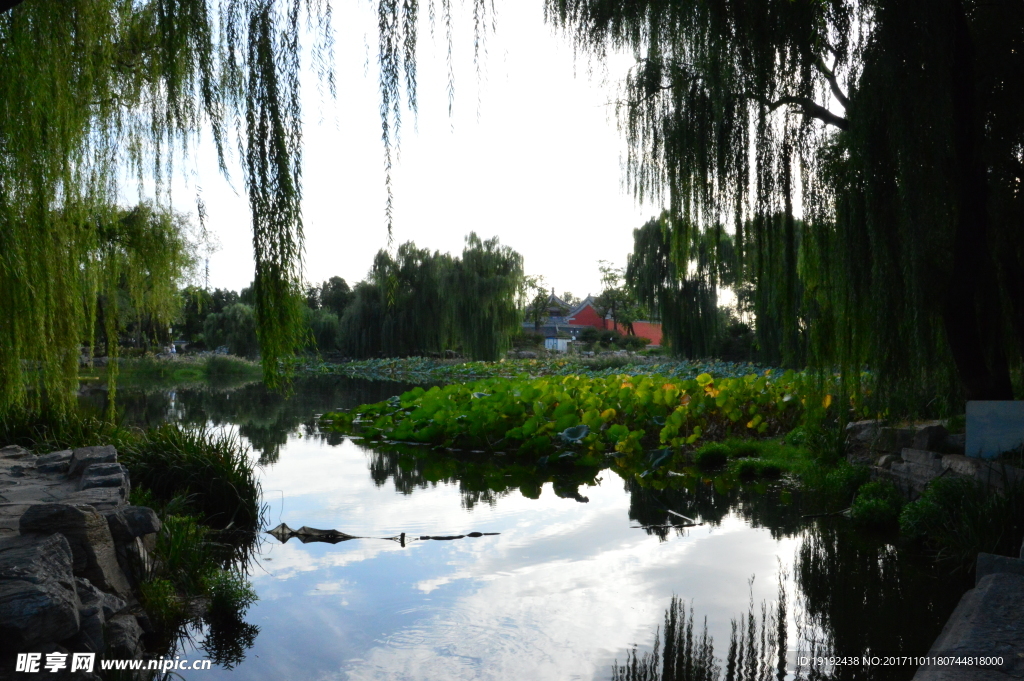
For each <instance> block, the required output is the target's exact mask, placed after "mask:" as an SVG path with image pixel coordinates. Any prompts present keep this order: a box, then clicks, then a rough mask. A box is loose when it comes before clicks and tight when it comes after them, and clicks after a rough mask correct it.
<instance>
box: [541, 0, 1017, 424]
mask: <svg viewBox="0 0 1024 681" xmlns="http://www.w3.org/2000/svg"><path fill="white" fill-rule="evenodd" d="M546 7H547V13H548V17H549V19H550V20H551V21H553V22H554V23H556V24H557V25H559V26H561V27H562V28H563V29H564V30H565V32H566V33H567V34H568V35H569V36H570V37H571V38H572V39H573V41H574V42H575V44H576V45H577V46H578V47H580V48H581V49H586V50H589V51H591V52H592V53H593V54H595V55H598V56H599V57H603V56H606V55H607V54H608V53H609V52H610V51H612V50H616V49H622V50H627V51H631V52H632V53H633V54H634V56H635V57H636V60H637V62H636V65H635V66H634V68H633V69H632V70H631V72H630V73H629V75H628V77H627V78H626V80H625V83H624V85H623V94H622V98H621V101H620V102H619V105H618V107H617V114H618V120H619V125H620V127H621V129H622V131H623V133H624V135H625V138H626V142H627V147H628V155H627V159H626V172H627V179H628V181H629V183H630V185H631V186H632V188H633V189H634V191H635V193H636V194H637V196H638V197H639V198H642V199H646V198H651V199H655V200H661V199H665V203H666V205H667V207H668V209H669V212H670V215H671V218H672V220H671V223H670V226H669V231H670V232H672V231H674V230H676V229H690V225H694V224H696V225H697V227H698V228H699V229H700V230H703V231H705V232H711V231H714V230H717V229H719V225H721V224H723V223H726V224H730V225H732V231H733V234H734V238H735V245H736V249H735V253H736V258H737V263H736V265H737V267H738V269H739V271H740V272H741V274H742V277H741V282H746V283H750V284H753V285H754V286H755V288H756V291H755V294H754V300H755V308H756V313H757V318H756V325H757V332H758V337H759V341H760V345H761V346H762V350H763V351H764V350H767V351H768V355H769V357H768V358H769V359H772V358H774V360H775V361H782V362H785V363H792V364H796V363H802V362H803V361H810V362H811V363H813V364H815V365H817V366H818V367H821V368H822V369H826V370H832V369H834V368H840V369H842V370H843V375H844V376H845V377H846V378H847V379H849V380H856V379H857V377H859V375H860V372H861V371H862V370H863V369H864V368H865V366H867V367H869V368H870V369H871V370H872V371H873V372H874V373H875V376H876V380H877V387H878V390H877V391H876V395H878V396H887V399H888V398H892V399H891V400H890V402H892V403H893V404H896V403H899V402H901V401H902V403H903V405H904V406H907V408H908V409H910V410H913V409H915V408H916V407H913V406H910V405H918V406H920V405H924V404H925V403H926V402H929V403H931V404H938V405H940V407H939V408H940V409H957V410H959V411H962V409H963V407H962V401H961V400H962V398H963V397H965V396H966V397H967V398H968V399H1010V398H1011V397H1013V388H1012V383H1011V376H1016V377H1017V378H1016V380H1017V381H1018V383H1020V375H1021V374H1020V371H1021V366H1022V356H1024V274H1022V273H1024V241H1022V240H1021V239H1020V233H1021V228H1022V225H1024V195H1022V192H1021V182H1022V179H1021V172H1020V160H1021V158H1022V155H1024V152H1022V150H1024V80H1022V79H1021V78H1020V74H1021V73H1024V31H1022V30H1021V26H1024V5H1022V4H1021V3H1020V2H1019V1H1018V0H986V1H985V2H974V1H971V0H868V1H866V2H865V1H860V0H857V1H855V0H755V1H753V2H742V3H740V2H735V3H734V2H728V3H718V2H703V1H701V0H639V1H636V2H633V1H631V2H625V1H617V0H613V1H611V2H608V1H606V0H547V3H546ZM801 215H802V217H803V219H802V220H799V219H797V218H799V217H800V216H801ZM684 226H685V227H684ZM682 240H683V241H686V240H687V239H686V237H685V236H684V237H683V238H682ZM1011 370H1012V371H1011ZM1019 390H1020V387H1019V384H1018V391H1019ZM936 395H938V396H940V398H941V399H939V400H937V401H936V400H932V398H933V397H935V396H936ZM958 402H959V405H958V404H957V403H958ZM922 408H923V407H922ZM929 408H930V409H932V410H934V409H935V407H934V406H932V407H929Z"/></svg>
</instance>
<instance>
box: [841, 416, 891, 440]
mask: <svg viewBox="0 0 1024 681" xmlns="http://www.w3.org/2000/svg"><path fill="white" fill-rule="evenodd" d="M882 423H883V421H880V420H879V419H869V420H867V421H853V422H852V423H847V424H846V441H847V442H848V443H850V444H854V443H862V444H864V445H869V444H871V443H872V442H873V441H874V440H875V439H876V438H877V437H878V430H879V428H881V426H882Z"/></svg>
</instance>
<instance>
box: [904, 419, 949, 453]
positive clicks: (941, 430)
mask: <svg viewBox="0 0 1024 681" xmlns="http://www.w3.org/2000/svg"><path fill="white" fill-rule="evenodd" d="M947 437H949V432H948V431H947V430H946V428H945V426H943V425H941V424H932V425H927V426H921V427H920V428H918V429H917V432H916V433H914V443H913V444H914V449H924V450H928V451H938V450H940V449H941V448H942V445H943V444H944V443H945V442H946V438H947Z"/></svg>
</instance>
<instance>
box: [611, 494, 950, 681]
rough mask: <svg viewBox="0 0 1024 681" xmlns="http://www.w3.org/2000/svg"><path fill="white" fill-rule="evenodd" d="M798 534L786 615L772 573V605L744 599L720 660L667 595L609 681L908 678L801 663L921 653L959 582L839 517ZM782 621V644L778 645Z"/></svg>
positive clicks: (783, 583) (888, 669)
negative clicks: (794, 602) (644, 640)
mask: <svg viewBox="0 0 1024 681" xmlns="http://www.w3.org/2000/svg"><path fill="white" fill-rule="evenodd" d="M631 508H632V507H631ZM761 520H763V518H762V519H761ZM801 534H802V537H801V539H802V541H801V542H800V544H799V549H798V550H797V555H796V560H795V563H794V565H795V574H794V584H793V586H794V587H795V592H796V594H797V599H798V607H797V608H796V610H795V612H787V601H788V598H789V597H788V593H787V592H788V588H789V585H788V584H787V580H788V575H787V574H786V571H785V570H780V572H779V575H780V577H779V591H778V596H777V598H776V599H775V601H774V602H773V603H768V602H765V601H762V603H761V605H760V611H759V612H758V611H756V610H755V607H754V603H753V598H751V602H750V607H749V610H748V612H747V613H746V614H745V615H744V616H742V617H740V618H739V619H734V620H733V621H732V631H731V636H730V641H729V648H728V652H727V653H726V655H725V657H724V659H723V658H718V657H716V656H715V655H714V641H713V637H711V636H710V635H709V634H708V630H707V624H706V619H705V623H704V626H703V628H701V629H699V630H698V629H696V628H695V627H694V611H693V606H692V605H691V607H690V611H689V615H688V617H687V616H686V615H687V613H686V611H685V609H684V603H683V601H682V600H681V599H679V598H678V597H676V596H673V597H672V600H671V602H670V604H669V607H668V609H667V610H666V611H665V618H664V624H663V627H662V628H659V629H658V630H656V631H655V634H654V640H653V643H652V644H650V646H649V647H648V648H647V649H646V650H645V651H643V652H640V651H639V650H638V647H637V646H636V645H634V646H633V647H632V649H627V652H626V663H625V664H624V665H619V664H618V663H617V662H616V665H615V667H614V668H613V673H612V679H613V680H614V681H674V680H676V679H687V680H690V679H694V680H698V679H699V680H701V681H720V680H721V679H724V680H725V681H748V680H749V681H755V680H760V679H768V678H769V677H773V678H775V679H777V680H778V681H783V680H784V679H790V680H793V681H802V680H806V681H817V680H822V681H824V680H829V681H845V680H853V679H863V680H866V681H903V680H906V679H910V678H911V677H912V676H913V675H914V673H915V671H916V668H915V667H913V666H907V665H904V666H871V665H860V664H852V665H841V666H839V665H836V666H824V667H818V666H815V665H813V664H808V660H813V659H814V658H816V657H835V656H841V657H844V658H848V659H860V660H863V659H864V658H865V657H875V656H877V657H882V658H884V657H886V656H921V655H925V654H926V653H927V651H928V649H929V647H930V645H931V643H932V641H933V640H934V639H935V638H936V636H938V634H939V632H940V631H941V630H942V627H943V625H944V624H945V621H946V619H947V618H948V616H949V614H950V612H952V610H953V608H954V607H955V606H956V603H957V602H958V601H959V599H960V595H961V594H962V593H963V592H964V591H965V590H966V589H968V588H970V584H969V581H968V580H966V578H965V577H964V576H963V575H960V576H956V575H950V574H947V573H945V572H942V571H939V570H937V569H936V568H935V566H934V565H933V564H931V563H929V562H927V561H925V560H922V559H921V557H920V556H914V555H913V554H912V553H910V552H909V551H906V550H904V551H900V550H897V548H896V547H895V546H894V545H893V544H891V543H888V542H886V541H885V538H884V537H880V536H870V535H869V536H865V535H864V534H863V533H859V532H857V531H855V530H854V529H853V528H852V527H851V526H850V525H849V524H848V523H844V522H843V521H842V520H840V519H836V518H831V519H821V520H818V521H816V522H815V523H814V524H813V525H812V526H810V527H807V528H805V529H804V530H803V531H802V533H801ZM791 620H792V633H793V639H794V640H793V642H792V647H790V645H789V644H788V642H787V638H788V637H787V630H788V629H790V625H789V622H790V621H791ZM789 651H792V652H789Z"/></svg>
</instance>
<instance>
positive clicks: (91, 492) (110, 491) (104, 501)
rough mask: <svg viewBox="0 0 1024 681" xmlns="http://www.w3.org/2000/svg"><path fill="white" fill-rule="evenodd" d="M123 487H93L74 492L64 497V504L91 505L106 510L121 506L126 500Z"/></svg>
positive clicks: (99, 509) (98, 509)
mask: <svg viewBox="0 0 1024 681" xmlns="http://www.w3.org/2000/svg"><path fill="white" fill-rule="evenodd" d="M127 497H128V495H127V492H126V490H125V488H124V487H93V488H91V489H83V490H82V491H80V492H74V493H73V494H69V495H67V496H66V497H64V499H63V502H64V503H65V504H75V505H83V504H84V505H86V506H92V507H93V508H95V509H96V510H97V511H107V510H111V509H114V508H117V507H118V506H123V505H124V504H125V502H126V500H127Z"/></svg>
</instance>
